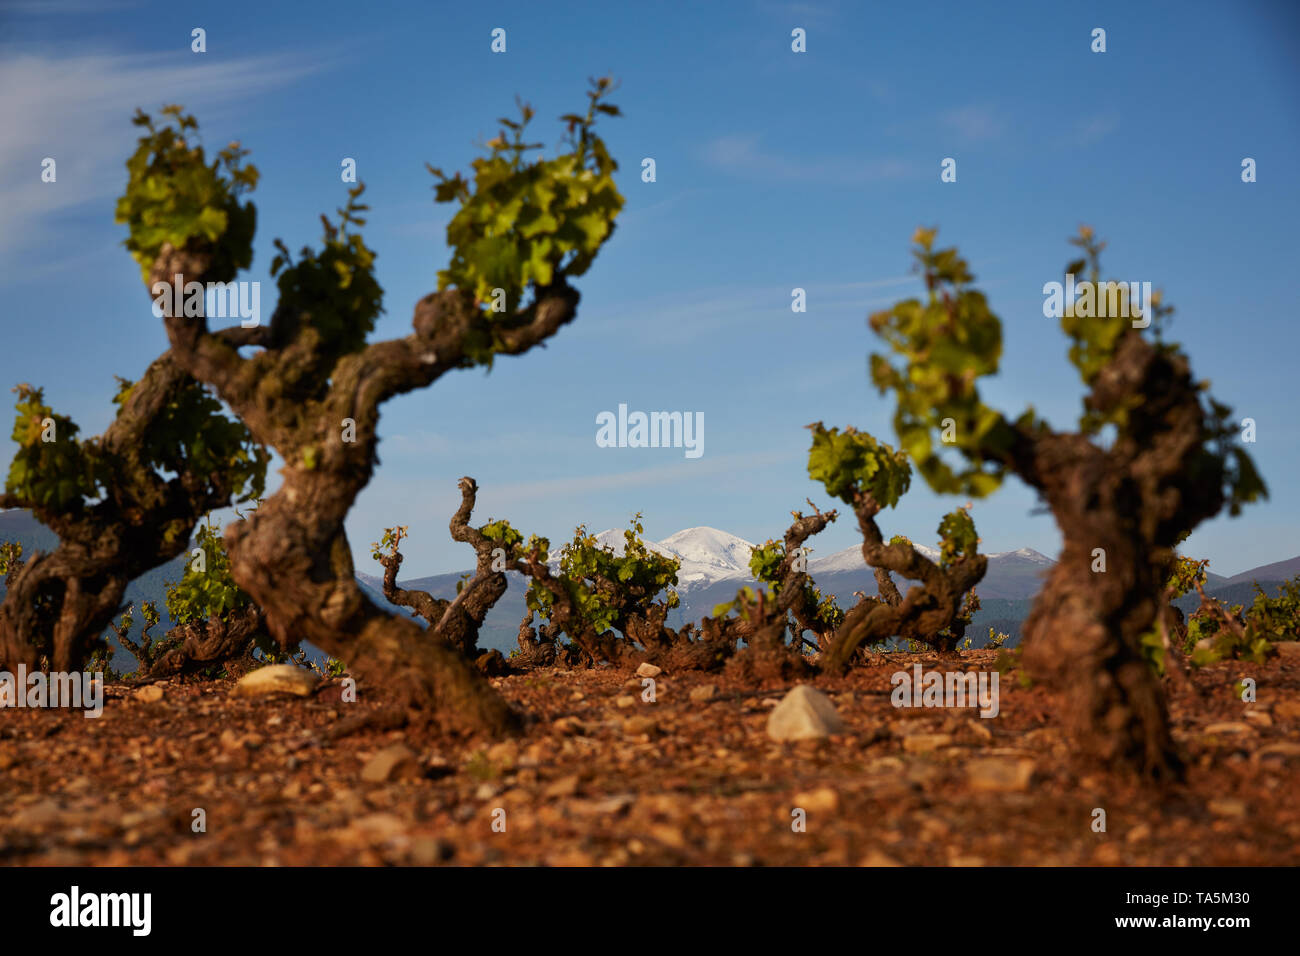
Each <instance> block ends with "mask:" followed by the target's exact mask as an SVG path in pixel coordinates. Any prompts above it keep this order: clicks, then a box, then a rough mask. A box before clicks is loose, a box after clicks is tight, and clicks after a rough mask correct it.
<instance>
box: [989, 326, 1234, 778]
mask: <svg viewBox="0 0 1300 956" xmlns="http://www.w3.org/2000/svg"><path fill="white" fill-rule="evenodd" d="M1085 404H1086V405H1087V406H1088V407H1089V408H1090V409H1091V410H1093V411H1097V412H1101V413H1107V412H1110V411H1113V410H1114V409H1117V408H1121V407H1122V408H1126V409H1127V414H1128V417H1129V423H1128V427H1127V428H1125V429H1123V430H1121V432H1120V435H1119V438H1118V439H1117V440H1116V441H1115V443H1114V444H1113V445H1112V446H1111V447H1110V448H1101V447H1098V446H1097V445H1095V444H1093V443H1092V442H1091V441H1090V440H1089V439H1088V438H1087V437H1086V436H1084V435H1079V434H1060V433H1054V432H1050V431H1047V430H1045V429H1043V430H1032V431H1031V430H1030V429H1029V428H1027V427H1023V426H1017V427H1016V428H1015V430H1014V431H1013V436H1012V437H1013V441H1012V442H1011V445H1010V448H1009V451H1008V452H1007V453H1006V455H1005V456H1003V458H1002V460H1004V461H1006V462H1007V463H1008V464H1009V465H1010V467H1011V468H1012V469H1013V470H1014V471H1015V472H1016V473H1017V474H1018V475H1019V476H1020V477H1021V478H1022V479H1023V480H1024V481H1025V482H1026V483H1028V484H1029V485H1030V486H1031V487H1034V488H1035V489H1037V490H1038V491H1039V493H1040V494H1041V495H1042V497H1043V498H1044V500H1045V501H1046V502H1047V504H1048V505H1049V506H1050V507H1051V509H1052V512H1053V514H1054V515H1055V516H1056V521H1057V524H1058V526H1059V527H1060V529H1061V533H1062V536H1063V538H1064V547H1063V550H1062V552H1061V556H1060V559H1059V561H1058V562H1057V564H1056V565H1055V567H1053V569H1052V571H1051V573H1050V575H1049V576H1048V579H1047V582H1046V584H1045V585H1044V587H1043V589H1042V590H1041V591H1040V592H1039V595H1038V597H1037V599H1036V600H1035V603H1034V607H1033V610H1032V611H1031V613H1030V616H1029V618H1028V620H1027V621H1026V622H1025V642H1024V648H1025V650H1024V658H1023V660H1024V664H1025V667H1026V670H1027V671H1028V672H1029V673H1030V674H1031V675H1033V676H1034V677H1035V678H1037V679H1040V680H1043V681H1044V682H1045V683H1047V684H1048V685H1049V686H1052V687H1056V688H1059V689H1062V690H1064V691H1065V693H1066V698H1067V704H1066V711H1065V722H1066V724H1067V727H1068V729H1069V730H1070V731H1071V733H1072V736H1073V737H1074V738H1075V739H1076V741H1077V742H1078V743H1079V744H1080V745H1081V746H1082V747H1083V749H1084V750H1085V751H1086V752H1088V753H1089V754H1091V755H1092V756H1093V757H1094V758H1096V759H1097V760H1099V761H1103V762H1108V763H1117V764H1122V765H1126V766H1129V767H1132V768H1134V769H1136V770H1138V771H1139V772H1140V773H1141V774H1143V775H1144V776H1146V777H1149V778H1155V779H1166V780H1167V779H1177V778H1179V777H1180V776H1181V775H1182V772H1183V761H1182V758H1181V756H1180V755H1179V753H1178V749H1177V747H1176V746H1175V744H1174V741H1173V738H1172V736H1171V734H1170V731H1169V719H1168V713H1167V709H1166V704H1165V699H1164V694H1163V691H1162V689H1161V687H1160V683H1159V681H1158V679H1157V678H1156V676H1155V674H1154V673H1153V672H1152V670H1151V668H1150V667H1149V666H1148V665H1147V664H1146V662H1145V660H1144V658H1143V655H1142V649H1141V638H1142V635H1143V634H1146V633H1148V632H1149V631H1150V630H1151V628H1152V627H1153V626H1154V625H1155V624H1156V621H1157V618H1158V616H1159V615H1160V614H1161V613H1162V604H1163V603H1164V602H1163V601H1162V595H1163V592H1164V586H1165V572H1166V570H1167V569H1168V567H1169V566H1170V562H1171V561H1172V560H1173V556H1174V548H1175V545H1176V544H1177V542H1178V541H1179V539H1180V538H1181V536H1182V535H1183V534H1184V533H1185V532H1186V531H1187V530H1188V529H1190V528H1193V527H1195V526H1196V525H1197V524H1199V523H1200V522H1201V521H1203V520H1204V519H1206V518H1208V517H1211V516H1213V515H1214V514H1216V513H1218V511H1219V510H1220V509H1221V508H1222V507H1223V504H1224V493H1223V486H1224V466H1223V462H1222V460H1221V459H1220V458H1218V457H1217V456H1215V455H1213V454H1211V453H1210V452H1209V451H1207V450H1206V448H1205V436H1206V434H1207V431H1208V423H1207V419H1206V413H1205V411H1204V410H1203V409H1202V407H1201V403H1200V397H1199V390H1198V388H1197V386H1196V383H1195V382H1193V380H1192V378H1191V374H1190V370H1189V368H1188V364H1187V360H1186V358H1185V357H1183V356H1182V355H1181V354H1179V353H1176V352H1171V351H1168V350H1165V349H1162V348H1160V347H1158V346H1157V345H1153V344H1152V343H1150V342H1148V341H1146V340H1145V339H1143V338H1142V337H1141V336H1140V335H1139V334H1138V333H1137V332H1136V331H1134V330H1126V331H1125V333H1124V335H1123V337H1122V339H1121V341H1120V344H1119V346H1118V348H1117V351H1116V354H1115V357H1114V359H1113V360H1112V361H1111V362H1110V363H1109V364H1108V365H1107V366H1106V368H1105V369H1104V370H1103V371H1102V372H1101V373H1100V375H1099V376H1098V377H1097V379H1096V381H1095V382H1094V383H1093V386H1092V390H1091V392H1090V394H1089V395H1088V396H1087V398H1086V399H1085ZM1096 549H1101V550H1102V552H1104V556H1105V568H1106V570H1105V571H1104V572H1102V571H1094V570H1093V566H1094V562H1095V561H1096Z"/></svg>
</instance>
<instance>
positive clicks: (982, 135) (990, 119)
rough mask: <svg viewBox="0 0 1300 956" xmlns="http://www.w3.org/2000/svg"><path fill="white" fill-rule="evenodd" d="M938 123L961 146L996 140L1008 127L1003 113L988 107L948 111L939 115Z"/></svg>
mask: <svg viewBox="0 0 1300 956" xmlns="http://www.w3.org/2000/svg"><path fill="white" fill-rule="evenodd" d="M939 123H940V125H941V126H943V127H944V128H945V129H946V130H947V131H948V132H950V133H951V134H952V135H954V136H956V137H957V139H958V140H959V141H961V142H962V143H963V144H974V143H985V142H989V141H991V140H995V139H998V138H1000V137H1001V136H1002V135H1003V133H1005V132H1006V130H1007V129H1008V126H1009V122H1008V120H1007V118H1006V117H1005V116H1004V115H1003V113H1002V112H1001V111H1000V110H998V109H996V108H995V107H993V106H989V105H972V106H963V107H961V108H960V109H955V110H949V111H947V112H946V113H941V114H940V115H939Z"/></svg>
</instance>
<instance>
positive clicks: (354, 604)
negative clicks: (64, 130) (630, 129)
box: [119, 81, 622, 732]
mask: <svg viewBox="0 0 1300 956" xmlns="http://www.w3.org/2000/svg"><path fill="white" fill-rule="evenodd" d="M608 89H609V84H608V82H607V81H600V83H598V84H597V87H596V89H595V90H594V91H593V93H592V94H590V96H591V109H590V110H589V111H588V114H587V117H586V119H585V120H584V119H582V118H580V117H575V118H574V120H575V121H574V122H571V123H570V132H571V134H573V133H574V131H575V130H576V131H577V135H576V136H575V138H574V141H573V142H574V145H573V150H572V151H571V152H570V153H565V154H561V155H560V156H559V157H557V158H555V159H551V160H537V161H535V162H533V163H525V162H524V161H523V159H522V154H523V151H524V150H526V149H528V148H530V147H528V146H527V145H526V144H524V143H523V142H522V140H521V139H520V138H519V137H518V136H516V139H515V141H514V142H513V143H510V142H507V141H506V138H505V136H504V134H503V135H502V136H501V137H498V139H497V140H494V141H493V142H492V143H490V144H489V147H490V150H491V152H490V155H489V156H488V157H487V158H486V159H481V160H479V161H477V162H476V165H475V170H476V182H475V186H476V188H473V189H471V187H470V184H469V183H467V182H466V181H464V180H462V179H461V178H460V177H459V175H457V176H456V177H453V178H451V179H448V178H447V177H445V176H442V174H441V173H439V172H437V171H436V170H435V174H436V175H438V176H439V177H440V178H441V180H442V181H441V183H440V184H439V186H438V194H437V199H438V200H439V201H459V202H460V205H461V209H460V212H459V213H458V214H457V215H456V216H455V217H454V218H453V220H452V222H451V224H450V225H449V227H448V237H449V240H450V241H451V244H452V245H453V247H454V250H455V252H454V254H453V260H452V265H451V266H450V267H449V269H447V270H444V272H443V273H442V274H441V276H440V285H441V286H442V288H441V291H438V292H434V293H430V294H429V295H427V296H425V297H424V298H423V299H421V300H420V301H419V302H418V303H417V305H416V307H415V310H414V315H413V317H412V326H413V331H412V333H411V334H410V335H407V336H405V337H403V338H399V339H393V340H389V341H384V342H377V343H372V344H367V343H366V336H367V335H368V334H369V332H370V331H371V330H372V328H373V326H374V321H375V318H376V316H377V315H378V313H379V312H380V311H381V308H382V306H381V301H382V290H381V289H380V288H379V286H378V283H377V282H376V281H375V279H374V276H373V270H372V266H373V261H374V254H373V253H372V252H371V251H370V250H369V249H368V248H367V247H366V245H365V243H364V241H363V240H362V239H361V236H360V234H359V232H358V231H357V229H358V228H359V227H360V226H361V225H363V224H364V219H362V218H361V217H360V216H359V215H358V213H360V212H362V211H364V209H365V207H364V206H363V205H361V204H360V203H358V202H357V199H358V197H359V196H360V194H361V188H362V187H360V186H357V187H355V188H354V189H353V190H351V191H350V193H349V201H348V204H347V206H346V208H345V209H342V210H340V222H339V224H338V225H337V226H335V225H333V224H331V223H330V222H329V221H328V220H325V219H324V217H322V220H323V222H324V227H325V236H324V243H323V246H322V248H321V250H320V251H319V252H313V251H312V250H311V249H304V250H303V251H302V254H301V258H300V260H299V261H298V262H296V263H295V262H294V261H293V259H292V257H291V256H290V255H289V253H288V250H287V249H285V248H284V247H283V245H278V248H279V250H280V254H279V255H278V256H277V257H276V259H275V261H274V262H273V263H272V274H273V275H276V274H278V283H277V284H278V289H279V293H280V295H279V302H278V303H277V305H276V308H275V312H274V313H273V315H272V318H271V322H270V325H269V328H266V329H256V328H255V329H252V330H241V331H242V332H243V334H239V333H238V332H236V331H234V330H227V331H226V332H213V331H211V330H210V329H209V328H208V325H207V321H206V319H205V317H204V316H202V315H197V316H196V315H187V314H184V312H183V311H182V310H179V309H176V308H172V309H170V310H164V313H165V314H164V322H165V326H166V330H167V334H168V338H169V340H170V342H171V344H172V351H173V354H174V355H175V357H176V361H177V362H178V364H180V365H181V366H182V367H183V368H184V369H185V370H186V371H187V372H189V373H190V374H191V375H193V376H194V377H196V378H197V379H199V380H200V381H203V382H205V383H207V384H210V385H211V386H213V387H214V388H215V389H216V391H217V393H218V394H219V395H220V396H221V398H222V399H223V400H225V401H226V402H227V403H228V404H229V405H230V407H231V408H232V409H233V410H234V412H235V413H236V415H238V416H239V418H240V419H241V421H243V422H244V423H245V425H247V427H248V428H249V430H250V431H251V432H252V433H253V434H254V435H255V436H257V438H258V439H259V440H260V441H263V442H265V443H266V444H268V445H270V446H272V447H274V448H275V449H276V451H277V452H278V453H279V454H280V455H281V457H282V458H283V459H284V462H285V465H284V468H283V470H282V472H281V474H282V477H283V481H282V484H281V486H280V488H279V489H278V490H277V491H276V492H275V494H273V495H272V496H271V497H270V498H268V499H267V500H265V501H264V502H263V503H262V505H261V507H259V508H258V510H257V511H256V512H255V513H254V514H252V515H251V516H250V517H249V518H248V519H247V520H245V521H242V522H239V523H237V524H235V525H232V526H231V527H230V528H229V529H228V531H227V545H228V548H229V552H230V556H231V562H232V569H233V572H234V576H235V579H236V580H237V581H238V582H239V584H240V586H241V587H243V588H244V589H245V590H246V591H247V592H248V593H249V594H250V595H251V596H252V598H253V601H254V603H256V604H257V605H259V606H260V607H261V608H262V609H263V610H264V611H265V614H266V620H267V624H268V626H269V628H270V630H271V632H272V634H273V635H274V636H275V637H276V638H277V639H278V640H279V641H280V642H281V644H282V645H284V646H289V645H290V644H291V643H292V644H296V643H297V642H298V641H301V640H309V641H311V642H312V643H314V644H316V645H317V646H318V647H320V648H322V649H323V650H325V651H326V652H328V653H329V654H331V655H332V656H334V657H337V658H340V659H344V660H347V661H348V662H349V664H350V666H351V667H352V668H353V670H354V671H356V672H358V674H359V675H360V676H361V677H362V679H363V680H368V681H370V682H372V685H373V686H376V687H378V686H384V687H386V688H388V689H389V690H390V691H391V692H392V693H393V694H394V695H395V696H396V697H397V698H398V699H399V700H400V701H401V702H403V703H405V704H407V705H409V706H410V707H411V708H413V709H415V710H417V711H418V712H419V714H420V715H422V716H424V717H426V718H428V719H429V720H434V721H437V722H439V723H441V724H442V725H444V726H445V727H447V728H448V729H460V730H466V731H487V732H502V731H508V730H512V729H514V728H515V727H516V726H517V717H516V715H514V714H513V713H512V712H511V711H510V709H509V708H508V707H507V705H506V704H505V702H504V701H503V700H502V699H501V698H500V697H499V696H498V695H497V694H496V693H495V692H493V691H492V689H491V688H490V687H489V686H488V685H487V684H486V682H485V681H483V680H482V678H480V677H479V675H478V674H476V673H475V672H474V671H473V669H472V668H471V666H470V665H469V663H468V662H467V661H466V660H465V659H464V658H463V657H462V656H461V655H460V654H459V653H457V652H456V651H455V650H454V649H453V648H451V647H450V646H448V645H447V644H445V643H442V642H440V641H429V640H427V639H426V636H425V635H424V633H423V631H422V629H421V628H420V627H419V626H418V625H417V624H415V623H414V622H413V621H410V620H404V619H402V618H398V617H395V616H393V615H391V614H389V613H388V612H386V611H384V610H382V609H381V608H379V607H377V606H376V605H374V604H373V603H372V602H371V601H370V600H368V599H367V598H366V597H365V595H364V594H363V592H362V591H361V589H360V588H359V586H358V585H357V583H356V580H355V578H354V574H353V565H352V557H351V549H350V547H349V544H348V540H347V536H346V534H345V533H344V530H343V522H344V519H345V518H346V516H347V513H348V510H349V509H350V508H351V506H352V503H353V502H354V501H355V499H356V496H357V494H358V493H359V492H360V491H361V489H362V488H364V487H365V485H366V484H367V483H368V482H369V480H370V477H371V474H372V473H373V470H374V466H375V464H376V462H377V456H376V451H377V445H378V435H377V426H378V420H379V406H380V405H381V404H383V402H385V401H387V400H388V399H389V398H392V397H394V396H397V395H401V394H404V393H407V392H410V391H414V390H416V389H420V388H424V387H427V386H428V385H430V384H432V383H433V382H435V381H437V380H438V379H439V378H440V377H442V376H443V375H444V374H446V373H447V372H449V371H452V370H454V369H461V368H470V367H473V366H475V365H481V364H483V365H489V366H490V365H491V363H492V361H493V359H494V358H495V356H497V355H519V354H522V353H524V352H526V351H528V350H529V349H531V348H533V347H535V346H537V345H540V344H541V343H543V342H544V341H545V340H546V339H548V338H550V337H551V336H553V335H554V334H555V333H556V332H557V331H558V330H559V329H560V328H561V327H563V326H564V325H566V324H567V323H568V322H570V321H572V320H573V318H574V317H575V316H576V314H577V305H578V293H577V291H576V290H575V289H574V288H572V287H571V286H570V285H569V284H568V282H567V277H568V276H571V275H579V274H581V272H583V271H585V269H586V268H587V266H588V265H589V264H590V262H591V260H592V259H593V258H594V256H595V254H596V252H597V251H598V249H599V248H600V246H601V245H602V244H603V242H604V241H605V240H606V239H607V238H608V236H609V234H610V232H611V231H612V228H613V219H614V217H615V216H616V215H617V213H618V210H619V208H620V207H621V205H622V197H621V196H619V195H618V192H617V190H616V189H615V187H614V185H613V180H612V173H613V171H614V169H616V165H615V164H614V163H613V160H612V159H610V158H609V156H608V154H607V152H606V151H605V149H604V145H603V143H601V142H600V140H599V138H598V137H596V136H595V135H594V133H592V132H591V126H592V124H593V122H594V115H595V112H596V111H597V110H598V109H599V110H600V111H602V112H610V111H613V112H615V113H616V112H617V111H616V110H615V108H614V107H607V106H605V104H602V103H600V102H599V101H600V99H601V97H602V96H603V95H604V94H605V92H607V90H608ZM169 115H172V116H174V117H177V119H176V122H175V124H174V126H167V127H164V128H163V129H156V128H155V127H154V126H153V125H152V122H151V121H150V120H149V119H148V118H147V117H144V118H143V120H142V125H146V126H148V128H149V135H147V136H144V137H142V139H141V141H140V148H139V150H138V151H137V154H136V156H135V157H133V159H132V161H131V162H130V163H128V167H129V168H131V170H132V181H131V184H130V185H129V187H128V191H127V194H126V196H124V197H123V200H122V204H121V205H120V206H119V215H120V217H121V218H122V219H124V220H125V221H127V222H129V223H130V225H131V228H132V237H131V239H130V240H129V241H128V245H129V246H131V247H132V249H133V252H134V253H135V254H136V256H137V259H138V260H139V261H141V262H142V265H143V266H144V268H145V270H146V271H147V273H148V275H147V281H149V282H150V287H151V288H157V287H158V286H157V283H166V282H168V281H170V280H172V278H173V277H174V276H178V275H179V276H182V277H183V278H184V280H186V281H191V280H192V281H196V282H200V283H206V282H207V281H209V280H210V279H216V278H220V276H219V275H218V274H217V267H218V266H219V265H220V264H221V263H224V262H234V263H236V264H237V265H240V266H242V265H246V264H247V262H248V261H249V259H250V257H251V250H250V246H249V243H250V241H251V236H252V227H251V221H252V219H253V212H252V204H251V203H246V204H243V205H241V204H240V200H239V194H240V192H241V191H242V190H243V189H247V188H251V187H252V186H253V185H255V182H256V175H255V173H252V174H251V175H250V173H251V170H249V169H247V168H244V167H242V166H240V165H239V161H240V158H241V157H242V155H243V152H242V151H241V150H238V148H237V147H233V148H230V149H227V150H225V151H223V152H222V154H221V156H220V158H219V160H218V162H216V163H213V164H212V166H211V167H210V168H209V167H208V166H206V165H205V164H204V160H203V153H202V150H201V148H199V147H194V146H191V145H190V144H189V141H188V139H187V137H189V136H190V133H189V131H190V130H191V129H193V128H194V127H195V126H196V124H195V123H194V121H193V119H192V118H191V117H188V116H182V115H181V114H180V113H179V110H175V111H173V112H172V113H171V114H169ZM530 116H531V110H527V109H525V116H524V121H525V122H527V120H528V118H529V117H530ZM510 125H511V126H512V127H513V128H514V129H515V130H516V132H518V131H519V130H520V129H521V128H522V125H521V124H510ZM201 170H208V171H209V173H210V175H209V176H208V177H207V178H206V179H204V176H203V174H202V173H201V172H200V171H201ZM181 173H184V174H185V175H184V176H182V175H181ZM196 177H197V178H198V179H199V180H201V181H203V183H204V184H205V185H206V187H207V189H206V191H205V192H203V193H202V194H201V195H202V196H203V197H211V196H214V195H215V197H216V199H211V198H205V199H203V200H199V199H196V198H195V195H196V191H195V190H194V189H193V188H192V179H194V178H196ZM160 179H161V180H162V181H163V182H164V183H165V185H166V186H167V187H168V188H170V190H171V193H170V194H169V195H170V196H171V197H172V198H176V199H177V201H176V202H175V204H174V205H175V207H176V208H179V209H189V208H192V206H193V205H195V204H199V205H200V206H201V208H203V209H204V210H205V211H206V212H207V213H209V214H208V215H207V216H206V218H202V217H198V218H194V219H187V220H183V221H176V222H173V223H172V224H171V225H172V233H171V234H170V235H168V236H167V237H166V238H165V239H163V240H162V241H160V239H161V238H162V237H160V236H159V232H158V227H157V226H156V219H157V213H158V205H157V202H156V199H155V198H154V197H155V196H156V195H157V192H158V188H157V186H158V181H159V180H160ZM146 182H149V183H150V184H151V186H150V188H146V187H145V185H144V184H145V183H146ZM503 195H513V196H515V197H516V198H517V200H518V204H517V206H515V207H514V208H515V209H516V210H517V213H516V215H515V216H514V221H513V223H512V224H510V225H509V226H508V227H507V228H506V229H504V230H503V231H502V230H501V229H500V225H499V222H500V213H501V206H500V203H501V201H502V199H501V197H502V196H503ZM213 212H215V214H216V215H215V216H214V215H211V213H213ZM177 215H178V216H179V213H178V214H177ZM150 216H153V219H152V220H150V218H149V217H150ZM222 226H224V227H225V228H224V229H222V228H220V227H222ZM205 230H207V231H205ZM507 247H509V248H511V249H513V250H514V253H513V254H512V255H504V252H505V250H506V248H507ZM507 266H508V267H509V268H507ZM528 290H531V292H532V294H533V299H532V302H531V303H530V304H528V305H527V306H524V305H522V299H523V297H524V295H525V293H526V292H527V291H528ZM498 292H499V293H501V294H500V295H497V294H496V293H498ZM489 297H490V298H491V299H492V304H491V308H489V307H488V305H487V300H488V298H489ZM498 305H501V306H502V308H497V306H498ZM243 346H255V347H260V349H261V350H260V351H257V352H255V353H254V354H251V355H247V356H246V355H243V354H241V351H240V349H241V347H243Z"/></svg>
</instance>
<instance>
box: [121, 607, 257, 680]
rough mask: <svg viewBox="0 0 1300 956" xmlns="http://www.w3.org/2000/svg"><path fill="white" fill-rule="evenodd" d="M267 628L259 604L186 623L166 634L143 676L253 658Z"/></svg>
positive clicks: (180, 673)
mask: <svg viewBox="0 0 1300 956" xmlns="http://www.w3.org/2000/svg"><path fill="white" fill-rule="evenodd" d="M265 629H266V622H265V620H264V619H263V615H262V611H261V609H260V608H258V607H256V606H255V605H247V606H245V607H243V608H239V609H237V610H234V611H231V612H230V613H229V614H226V615H224V616H221V617H217V618H209V619H207V620H203V621H193V622H191V623H189V624H182V625H180V626H179V627H175V628H173V629H172V630H171V631H170V632H169V633H168V634H167V635H166V637H165V638H164V639H163V640H164V641H165V642H166V643H165V645H164V646H163V648H162V650H161V653H158V654H157V656H156V657H155V658H154V659H153V660H152V661H151V662H150V663H149V664H148V665H147V667H146V668H145V669H144V670H143V671H142V672H141V674H140V676H141V677H154V678H156V677H181V676H184V675H187V674H194V673H197V672H199V671H202V670H206V669H207V668H209V667H215V666H220V665H226V664H232V663H236V662H241V661H245V660H251V659H252V655H253V648H254V646H255V641H256V640H257V636H258V635H259V634H261V633H264V632H265Z"/></svg>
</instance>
